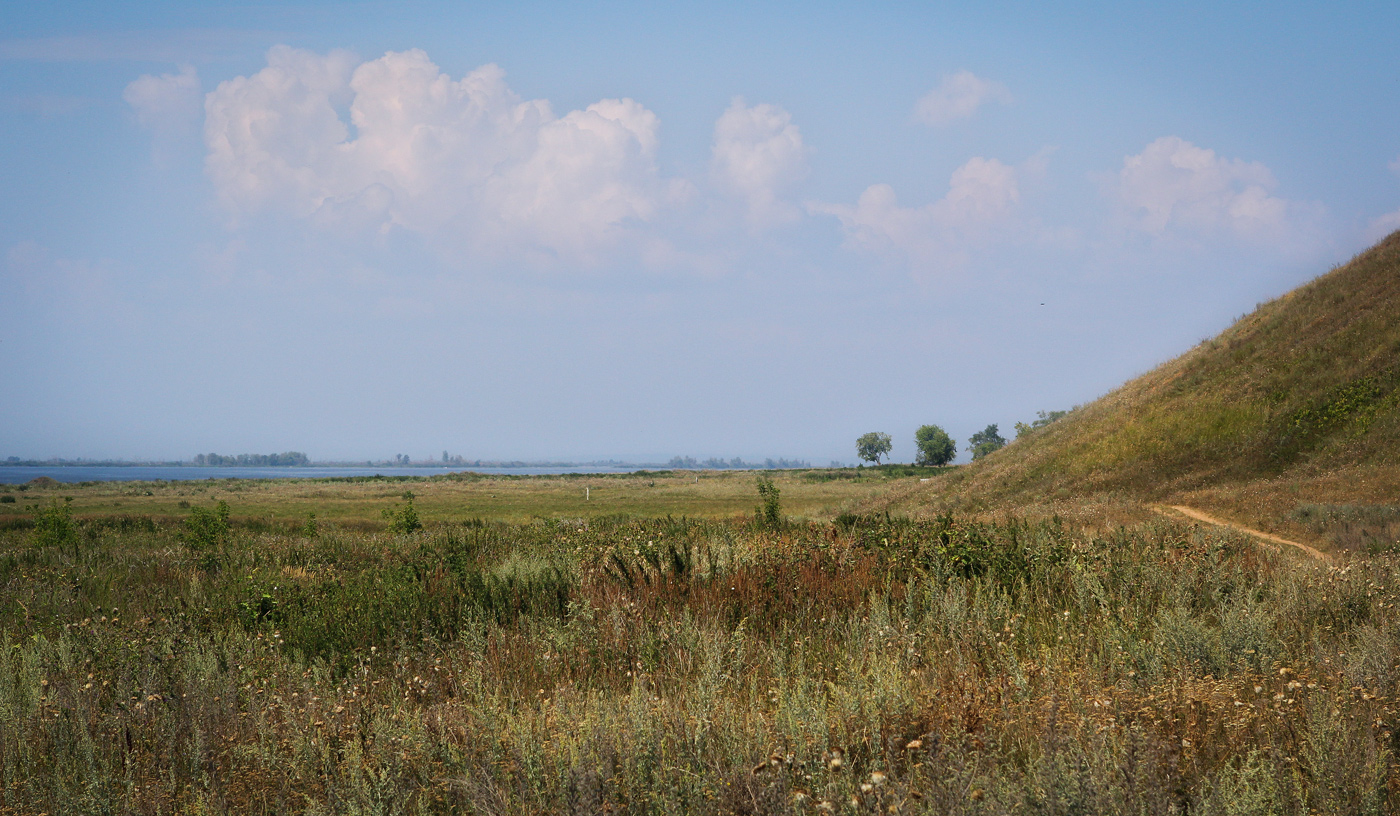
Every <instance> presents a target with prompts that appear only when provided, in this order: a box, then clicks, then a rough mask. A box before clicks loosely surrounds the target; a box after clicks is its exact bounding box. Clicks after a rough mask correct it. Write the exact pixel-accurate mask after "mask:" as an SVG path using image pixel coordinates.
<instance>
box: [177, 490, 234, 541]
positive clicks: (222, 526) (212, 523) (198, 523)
mask: <svg viewBox="0 0 1400 816" xmlns="http://www.w3.org/2000/svg"><path fill="white" fill-rule="evenodd" d="M227 538H228V502H226V501H223V500H222V499H220V500H219V503H218V504H217V505H215V507H214V509H213V510H210V509H209V508H207V507H194V508H191V509H190V514H189V516H188V517H187V518H186V519H185V525H184V529H183V530H181V531H180V540H181V541H183V542H184V543H185V546H187V547H189V548H190V549H191V550H196V551H207V550H212V549H214V548H216V547H218V546H219V545H220V544H222V543H223V542H224V541H225V540H226V539H227Z"/></svg>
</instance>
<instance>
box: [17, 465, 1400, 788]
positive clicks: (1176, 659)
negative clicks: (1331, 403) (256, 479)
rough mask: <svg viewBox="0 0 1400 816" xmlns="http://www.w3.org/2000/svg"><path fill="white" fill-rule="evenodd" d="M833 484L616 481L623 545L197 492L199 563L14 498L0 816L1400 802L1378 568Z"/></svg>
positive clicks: (161, 539)
mask: <svg viewBox="0 0 1400 816" xmlns="http://www.w3.org/2000/svg"><path fill="white" fill-rule="evenodd" d="M834 475H835V476H836V478H830V476H831V475H824V474H809V475H806V476H804V475H802V474H787V475H786V476H784V477H783V479H782V480H781V481H780V487H781V490H782V491H783V492H782V497H783V502H784V509H785V510H786V511H787V513H788V518H787V519H786V520H784V521H783V522H781V523H779V524H776V525H768V524H762V523H760V522H758V521H756V520H755V518H754V515H753V507H754V505H756V504H757V500H758V497H757V494H756V492H755V491H754V489H753V482H752V478H753V477H752V475H750V474H743V475H736V476H733V477H724V478H715V479H713V480H712V481H711V483H710V484H708V485H707V483H706V477H705V476H704V475H702V476H701V481H700V486H701V488H703V489H704V490H706V491H712V492H708V493H702V492H700V491H699V490H697V488H696V483H695V481H694V476H693V475H691V476H689V477H688V478H689V479H690V483H689V487H686V485H685V482H684V478H683V477H681V476H675V475H671V476H663V475H656V476H654V477H653V476H650V475H648V476H643V477H633V478H632V479H631V480H623V479H618V480H615V481H608V480H601V481H600V482H599V484H601V485H603V486H604V487H603V496H604V497H605V498H606V497H607V496H609V493H608V492H607V491H608V489H609V488H611V489H612V490H613V491H614V492H613V493H612V494H611V495H612V496H613V498H614V499H615V500H616V499H618V498H619V497H627V496H631V497H633V499H632V500H633V501H634V502H635V503H634V504H633V506H634V507H640V508H648V512H649V513H650V515H632V516H626V515H622V514H619V513H618V512H616V510H615V508H608V512H604V508H605V507H606V505H600V506H599V508H598V511H597V512H596V513H595V514H589V513H588V512H587V510H588V509H590V508H588V507H586V506H584V507H582V509H580V507H577V506H574V505H568V504H564V505H562V507H563V509H562V511H561V512H557V513H546V512H541V511H545V510H548V509H549V508H551V507H553V506H554V504H553V502H554V501H555V500H556V498H562V499H567V500H573V499H571V498H570V496H571V495H572V494H573V493H575V492H581V491H576V490H574V488H575V487H577V486H581V485H580V484H578V483H576V482H571V481H569V480H565V479H554V480H550V479H536V480H519V481H509V482H506V481H497V482H494V483H492V482H488V481H485V480H483V481H481V482H477V483H461V484H457V483H451V482H449V481H444V483H441V484H440V483H438V482H429V483H424V482H414V483H401V482H392V483H383V482H380V483H376V482H367V483H326V484H321V483H304V484H293V483H281V482H279V483H244V484H241V485H239V486H238V487H239V489H237V490H234V489H231V486H229V485H225V484H222V483H221V484H219V485H211V486H209V487H211V488H217V495H218V498H220V499H223V500H225V501H228V502H229V503H230V505H231V519H230V522H231V523H230V524H229V525H228V527H227V529H218V530H215V531H214V533H215V534H214V535H212V536H211V537H206V538H201V537H199V536H194V535H192V533H191V530H190V529H188V528H187V527H186V525H185V524H184V521H183V519H185V518H188V517H189V516H190V515H191V514H192V513H194V512H195V508H197V507H205V508H207V507H209V506H210V505H211V504H212V502H213V500H214V495H213V493H212V491H211V492H206V493H198V494H191V493H186V494H185V495H184V496H183V498H182V497H181V496H180V494H179V492H178V491H181V490H184V491H189V490H192V489H193V488H194V487H196V486H194V485H188V484H163V485H152V486H149V487H146V486H131V485H127V486H112V485H88V486H57V487H49V488H42V489H41V488H38V487H35V488H31V489H30V490H26V491H18V490H16V491H14V493H13V495H18V496H21V497H23V498H22V499H21V500H20V501H18V502H16V504H17V505H21V509H22V506H23V505H24V504H26V503H28V504H43V505H44V506H48V507H50V508H52V507H53V506H54V505H53V504H52V503H51V502H52V500H53V499H54V498H58V499H59V501H60V506H61V497H62V496H63V495H71V496H72V497H73V501H72V503H71V506H72V507H73V508H75V509H76V510H77V512H76V513H74V514H73V515H74V517H73V520H72V522H71V525H70V526H68V527H66V528H63V529H60V528H61V527H62V525H58V526H55V525H52V524H41V525H39V526H38V527H35V526H34V525H33V524H32V523H31V524H28V525H26V524H24V523H21V522H20V521H19V517H18V516H11V517H10V522H9V523H6V524H3V525H0V813H5V814H10V813H14V814H40V813H49V814H58V813H123V814H124V813H133V814H156V813H228V814H246V813H269V814H271V813H308V814H326V813H384V814H398V813H405V814H406V813H511V814H536V813H570V814H585V813H588V814H592V813H634V814H644V813H646V814H649V813H715V814H718V813H828V812H839V813H875V812H879V813H890V812H893V813H940V814H942V813H1011V812H1040V813H1163V814H1165V813H1187V812H1189V813H1290V814H1291V813H1297V814H1303V813H1368V812H1369V813H1382V812H1389V811H1392V810H1394V809H1395V807H1396V805H1397V804H1400V765H1398V764H1397V761H1396V753H1395V752H1396V749H1397V747H1400V738H1397V737H1396V734H1397V733H1400V731H1397V730H1396V724H1397V723H1396V712H1397V706H1400V700H1397V695H1398V694H1400V685H1397V684H1400V611H1397V609H1396V604H1397V603H1398V602H1400V561H1398V560H1397V559H1396V557H1394V556H1392V555H1390V554H1388V553H1384V552H1377V553H1368V552H1364V551H1358V552H1357V553H1356V554H1354V555H1349V556H1347V558H1346V559H1345V560H1344V563H1345V566H1342V567H1328V566H1325V565H1320V564H1316V563H1312V562H1310V561H1307V560H1304V559H1298V558H1294V557H1291V556H1290V555H1289V554H1275V553H1271V552H1268V551H1266V550H1263V549H1261V548H1258V547H1256V546H1254V545H1253V544H1252V543H1251V542H1249V541H1248V540H1247V539H1244V538H1241V537H1239V536H1236V535H1233V534H1231V533H1229V532H1228V531H1221V530H1218V529H1208V528H1204V527H1200V526H1195V525H1188V524H1186V523H1182V522H1177V521H1173V520H1171V519H1169V518H1164V517H1157V516H1151V517H1149V518H1147V520H1146V521H1144V522H1142V523H1137V524H1134V525H1132V526H1128V527H1121V528H1116V529H1114V530H1112V531H1110V532H1102V531H1096V530H1093V529H1087V528H1084V527H1079V526H1076V525H1073V524H1067V523H1061V522H1057V521H1056V520H1054V519H1045V520H1039V521H1034V522H1025V521H1019V520H1016V519H1014V518H1004V519H1002V520H999V521H995V522H979V521H975V520H972V519H969V518H954V517H943V518H935V519H926V520H915V519H908V518H900V517H893V516H890V517H887V516H885V515H883V514H881V515H878V516H871V515H867V516H860V515H855V514H852V513H850V512H845V511H848V510H850V509H851V507H852V506H854V505H858V504H860V503H861V502H864V501H867V494H868V492H869V491H870V490H872V489H873V485H872V483H871V482H870V481H868V480H867V477H866V476H865V475H863V476H862V480H861V481H855V480H853V479H846V478H840V477H841V476H844V475H846V474H834ZM872 475H873V474H872ZM950 475H951V474H950ZM939 478H948V476H947V475H945V476H942V477H939ZM653 479H654V480H655V482H656V485H655V486H653V485H652V484H651V482H652V481H653ZM877 484H885V486H886V488H889V487H893V488H895V489H903V488H906V487H912V486H917V485H926V484H929V483H921V482H918V481H917V477H902V478H899V479H894V480H890V481H888V482H877ZM726 485H727V486H726ZM405 488H411V489H413V491H414V492H415V494H416V495H418V496H421V497H422V498H421V499H419V500H418V505H419V507H420V509H422V510H424V511H425V513H424V517H425V520H426V526H425V528H424V529H422V530H419V531H417V532H413V533H409V534H396V533H392V532H390V531H388V530H387V529H385V521H384V519H383V518H382V517H381V515H380V511H381V510H382V509H383V508H385V507H390V506H392V505H394V504H395V503H398V504H399V505H400V506H402V499H401V493H402V492H403V491H404V490H405ZM147 489H149V491H150V493H151V495H149V496H147V495H145V493H146V491H147ZM122 490H125V491H127V492H126V494H123V495H118V494H119V493H120V492H121V491H122ZM511 490H515V491H517V492H516V493H511V492H510V491H511ZM686 490H689V491H691V492H690V493H689V494H686V493H684V491H686ZM318 491H325V492H324V493H320V492H318ZM346 491H349V492H348V493H347V492H346ZM355 491H360V492H355ZM461 491H468V492H461ZM490 491H495V492H494V493H492V492H490ZM555 491H557V496H556V494H555ZM629 491H631V492H629ZM590 492H592V491H590ZM132 493H135V494H138V495H130V494H132ZM36 495H42V496H43V500H42V501H41V502H35V501H34V500H33V499H32V497H33V496H36ZM492 495H494V496H496V497H497V499H496V502H497V504H494V505H492V504H484V503H483V504H480V505H478V504H475V503H473V502H475V501H476V500H478V499H482V498H483V497H485V498H489V497H490V496H492ZM686 495H689V496H691V500H690V503H687V502H686V500H685V499H684V496H686ZM594 496H595V497H596V496H597V493H594ZM116 501H121V502H122V504H121V505H119V506H111V505H112V503H113V502H116ZM180 501H190V502H191V507H190V508H188V509H186V508H181V507H180V506H179V504H178V503H179V502H180ZM789 501H791V502H792V504H795V505H797V506H798V507H799V508H801V516H802V518H800V519H799V518H795V517H794V516H796V515H797V512H796V510H794V509H793V508H792V507H791V506H790V505H789ZM142 502H144V504H143V503H142ZM823 502H826V504H823ZM13 506H14V505H8V504H6V505H0V507H13ZM337 506H338V507H339V509H338V510H334V509H331V508H332V507H337ZM249 508H253V509H252V510H249ZM661 511H664V513H669V514H670V518H667V517H666V516H665V515H664V514H661V515H658V513H659V512H661ZM310 512H315V513H316V514H317V519H318V522H319V524H318V526H317V529H316V530H315V531H314V532H313V531H311V530H309V529H305V528H304V526H303V523H302V522H303V521H304V518H305V516H306V514H307V513H310ZM1377 512H1379V511H1377ZM274 514H275V515H274ZM1342 515H1343V516H1344V515H1345V513H1343V514H1342ZM1381 515H1385V514H1384V513H1381ZM682 517H684V518H682ZM28 518H29V519H31V520H32V519H33V516H32V514H31V515H30V516H29V517H28ZM1368 518H1369V516H1368ZM273 519H278V520H286V521H285V522H283V521H273ZM293 520H295V521H293ZM1385 521H1386V522H1387V523H1389V522H1390V521H1393V517H1392V516H1386V518H1385ZM1342 522H1345V519H1344V518H1341V517H1340V516H1337V515H1336V514H1335V513H1334V514H1333V515H1327V514H1325V513H1322V512H1321V511H1318V513H1317V514H1315V516H1313V517H1311V519H1310V521H1309V523H1315V524H1319V525H1324V526H1325V525H1328V524H1336V523H1342ZM206 532H207V531H206Z"/></svg>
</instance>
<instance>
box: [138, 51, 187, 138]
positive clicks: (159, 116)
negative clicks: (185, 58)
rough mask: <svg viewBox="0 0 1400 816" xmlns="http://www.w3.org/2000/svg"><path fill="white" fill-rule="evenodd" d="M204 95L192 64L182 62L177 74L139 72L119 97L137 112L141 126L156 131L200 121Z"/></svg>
mask: <svg viewBox="0 0 1400 816" xmlns="http://www.w3.org/2000/svg"><path fill="white" fill-rule="evenodd" d="M203 98H204V94H203V91H202V89H201V88H200V84H199V74H198V73H196V72H195V69H194V66H193V65H181V66H180V72H179V73H178V74H161V75H160V76H154V75H152V74H142V75H141V76H140V77H137V78H136V79H135V80H134V81H133V82H132V83H131V84H130V85H127V86H126V90H124V91H123V92H122V99H124V100H126V103H127V104H128V105H130V106H131V108H132V110H134V111H135V112H136V119H137V121H139V122H140V123H141V124H142V125H144V126H145V127H147V128H150V129H151V130H154V131H156V132H158V133H168V132H178V131H182V130H188V129H190V128H191V127H193V125H194V124H195V123H196V122H197V121H198V120H199V114H200V112H201V111H200V108H201V102H202V101H203Z"/></svg>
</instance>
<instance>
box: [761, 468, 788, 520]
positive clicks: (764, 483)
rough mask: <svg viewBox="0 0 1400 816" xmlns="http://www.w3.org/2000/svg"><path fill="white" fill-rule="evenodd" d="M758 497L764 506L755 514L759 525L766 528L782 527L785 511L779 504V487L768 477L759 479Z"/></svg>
mask: <svg viewBox="0 0 1400 816" xmlns="http://www.w3.org/2000/svg"><path fill="white" fill-rule="evenodd" d="M758 497H759V498H760V499H762V500H763V505H762V506H761V507H759V508H758V511H757V512H756V513H755V516H756V517H757V519H758V521H759V523H760V524H762V525H764V526H765V527H780V526H782V523H783V511H782V507H781V506H780V505H779V504H778V486H777V485H775V484H773V480H772V479H770V478H768V477H767V476H759V477H758Z"/></svg>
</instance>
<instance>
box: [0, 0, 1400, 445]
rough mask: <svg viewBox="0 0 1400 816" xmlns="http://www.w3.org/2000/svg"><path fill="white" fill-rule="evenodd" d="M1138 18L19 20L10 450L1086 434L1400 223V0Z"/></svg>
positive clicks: (1136, 11) (679, 11)
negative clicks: (1118, 404)
mask: <svg viewBox="0 0 1400 816" xmlns="http://www.w3.org/2000/svg"><path fill="white" fill-rule="evenodd" d="M964 5H965V4H964ZM1124 5H1125V4H1110V3H1103V4H1089V3H1082V4H1073V5H1070V4H1060V5H1058V6H1056V7H1055V8H1052V9H1050V8H1043V7H1041V6H1040V5H1034V4H997V3H986V4H978V6H977V7H976V8H975V9H969V8H965V7H963V6H962V5H953V4H935V3H926V4H914V3H877V4H868V7H855V6H854V4H851V5H836V4H813V3H801V4H796V3H793V4H776V3H775V4H754V3H743V4H738V3H706V4H694V5H668V6H666V7H664V8H663V7H654V6H653V5H650V4H645V5H644V4H625V3H617V4H549V3H520V4H509V5H507V4H500V5H498V6H474V5H472V4H449V3H440V4H435V3H408V4H403V3H395V4H392V5H391V4H379V3H351V4H346V3H336V4H330V3H321V4H318V3H302V4H266V5H236V4H204V3H201V4H198V5H195V4H187V3H173V2H172V3H147V4H96V3H94V4H76V3H57V4H30V3H24V4H19V3H5V4H4V8H3V12H0V167H3V178H4V192H5V195H4V196H0V293H3V294H0V384H2V385H3V394H4V398H3V399H2V400H0V456H3V455H17V456H22V457H49V456H65V457H77V456H87V457H129V458H136V457H144V458H187V457H189V456H192V455H193V454H195V453H197V452H201V451H218V452H225V453H237V452H267V451H281V450H288V449H295V450H303V451H306V452H307V453H309V454H310V455H311V456H312V457H313V458H318V459H340V458H346V459H348V458H370V457H373V458H384V457H389V456H393V455H395V454H398V453H407V454H409V455H410V456H412V457H414V458H425V457H429V456H437V455H440V453H441V452H442V451H443V450H444V449H446V450H448V451H450V452H452V453H454V454H461V455H463V456H467V457H468V458H478V457H480V458H487V459H495V458H511V459H515V458H519V459H544V458H550V459H592V458H600V457H620V458H626V459H630V460H652V461H656V460H658V459H661V460H664V459H666V458H669V457H671V456H673V455H691V456H697V457H700V458H704V457H707V456H724V457H732V456H743V457H746V458H763V457H779V456H783V457H790V458H792V457H802V458H807V459H810V460H812V461H814V462H816V463H819V464H825V463H826V462H827V461H830V460H833V459H835V460H840V461H847V462H849V461H854V459H855V456H854V452H855V449H854V442H855V438H856V437H857V436H858V435H860V434H862V433H864V432H866V431H871V430H879V431H884V432H888V433H890V434H891V435H892V436H893V437H894V440H895V449H894V457H895V459H897V460H904V461H907V460H909V459H912V457H913V455H914V448H913V431H914V429H915V428H916V427H918V426H919V425H922V424H925V423H936V424H939V425H942V426H943V427H944V428H946V429H947V430H948V431H949V432H950V433H951V434H952V435H953V436H954V437H956V438H958V439H960V440H966V439H967V437H968V436H970V435H971V434H972V433H973V432H975V431H977V430H979V429H981V428H982V427H983V426H985V425H986V424H988V423H991V422H995V423H999V424H1000V426H1001V428H1002V429H1003V431H1009V429H1010V428H1011V426H1012V424H1013V423H1014V422H1016V421H1018V420H1030V419H1033V418H1034V415H1035V412H1036V411H1037V410H1042V409H1059V408H1067V407H1070V406H1072V405H1075V404H1079V403H1084V402H1087V401H1090V400H1092V399H1094V398H1096V397H1098V396H1100V395H1102V394H1103V393H1105V392H1107V391H1108V390H1110V389H1111V388H1113V387H1114V386H1115V385H1117V384H1118V383H1120V382H1122V381H1123V380H1125V379H1127V378H1129V377H1132V376H1133V375H1135V374H1139V373H1142V372H1144V371H1147V370H1149V369H1151V368H1152V367H1153V366H1155V365H1156V364H1158V363H1160V362H1162V361H1164V360H1167V359H1169V358H1171V357H1173V356H1175V355H1176V354H1179V353H1180V352H1182V351H1184V350H1185V349H1187V348H1189V347H1190V346H1191V345H1192V344H1194V343H1196V342H1198V341H1200V340H1201V339H1203V338H1205V337H1208V336H1211V335H1213V334H1215V333H1217V332H1218V331H1220V330H1221V329H1223V328H1224V327H1226V326H1227V325H1229V323H1230V322H1231V321H1232V320H1233V319H1234V318H1236V317H1238V316H1239V315H1241V314H1244V313H1246V312H1248V311H1250V310H1252V309H1253V308H1254V306H1255V305H1256V304H1257V303H1259V302H1262V301H1264V300H1267V299H1269V298H1272V297H1274V296H1277V295H1279V294H1281V293H1283V292H1285V291H1287V290H1288V289H1290V288H1292V287H1294V286H1296V285H1298V284H1300V283H1302V282H1304V281H1306V280H1308V279H1309V278H1311V277H1314V276H1315V275H1317V274H1320V273H1322V272H1325V271H1326V270H1327V269H1329V268H1331V267H1332V266H1334V265H1336V264H1338V263H1342V262H1345V261H1346V260H1347V259H1348V258H1350V257H1351V256H1352V255H1353V254H1355V253H1356V252H1357V251H1359V250H1360V249H1362V248H1364V247H1365V246H1367V245H1369V244H1370V243H1372V242H1373V241H1375V240H1377V239H1378V238H1379V237H1381V236H1382V235H1384V234H1386V233H1387V232H1389V231H1391V230H1394V229H1396V228H1400V52H1397V51H1396V49H1395V48H1394V47H1393V42H1392V39H1393V32H1394V31H1396V30H1400V7H1397V6H1396V5H1395V4H1393V3H1389V4H1380V3H1376V4H1362V3H1353V4H1347V5H1343V6H1337V5H1324V4H1276V5H1275V6H1274V7H1272V8H1270V9H1269V10H1268V11H1267V13H1265V12H1262V11H1259V10H1257V9H1256V7H1255V6H1254V5H1252V4H1250V5H1246V4H1221V3H1210V4H1206V3H1196V4H1173V5H1172V6H1171V7H1170V8H1167V7H1165V6H1162V7H1156V8H1149V7H1146V4H1133V5H1134V6H1137V5H1142V6H1143V7H1142V8H1137V7H1132V8H1125V7H1124ZM964 444H965V443H964Z"/></svg>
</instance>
